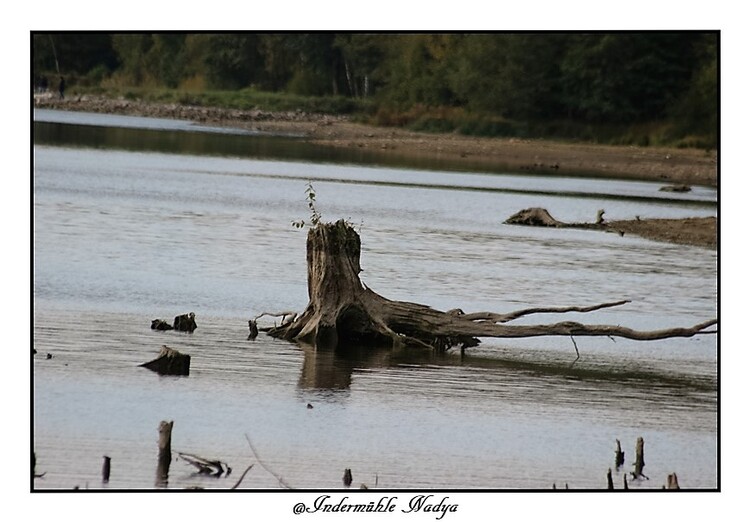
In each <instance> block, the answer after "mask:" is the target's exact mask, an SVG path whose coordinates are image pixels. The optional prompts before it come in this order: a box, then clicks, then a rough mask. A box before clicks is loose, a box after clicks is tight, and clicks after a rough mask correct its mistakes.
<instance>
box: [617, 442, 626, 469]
mask: <svg viewBox="0 0 750 522" xmlns="http://www.w3.org/2000/svg"><path fill="white" fill-rule="evenodd" d="M615 442H617V449H615V469H620V467H621V466H622V465H623V464H625V452H624V451H622V447H621V446H620V439H615Z"/></svg>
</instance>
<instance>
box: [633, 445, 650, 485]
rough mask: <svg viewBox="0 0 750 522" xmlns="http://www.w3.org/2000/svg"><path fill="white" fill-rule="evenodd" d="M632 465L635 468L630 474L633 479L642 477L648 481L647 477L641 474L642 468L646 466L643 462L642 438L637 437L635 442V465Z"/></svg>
mask: <svg viewBox="0 0 750 522" xmlns="http://www.w3.org/2000/svg"><path fill="white" fill-rule="evenodd" d="M633 465H634V466H635V470H634V471H633V472H632V474H633V478H634V479H637V478H641V477H643V478H645V479H646V480H648V477H647V476H646V475H644V474H643V468H644V467H645V466H646V462H645V461H644V460H643V437H638V440H636V442H635V463H634V464H633Z"/></svg>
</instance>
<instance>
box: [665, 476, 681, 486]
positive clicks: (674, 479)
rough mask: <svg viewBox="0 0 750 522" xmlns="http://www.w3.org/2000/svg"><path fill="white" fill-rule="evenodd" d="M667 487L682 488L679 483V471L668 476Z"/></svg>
mask: <svg viewBox="0 0 750 522" xmlns="http://www.w3.org/2000/svg"><path fill="white" fill-rule="evenodd" d="M667 489H680V485H679V484H678V483H677V473H671V474H670V475H668V476H667Z"/></svg>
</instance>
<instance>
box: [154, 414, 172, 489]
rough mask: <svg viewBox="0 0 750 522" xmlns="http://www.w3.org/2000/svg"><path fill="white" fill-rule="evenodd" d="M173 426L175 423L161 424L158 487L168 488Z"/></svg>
mask: <svg viewBox="0 0 750 522" xmlns="http://www.w3.org/2000/svg"><path fill="white" fill-rule="evenodd" d="M172 426H174V421H169V422H167V421H161V422H160V423H159V460H158V463H157V465H156V485H157V486H159V487H166V486H167V482H168V480H169V465H170V464H171V463H172Z"/></svg>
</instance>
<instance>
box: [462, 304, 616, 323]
mask: <svg viewBox="0 0 750 522" xmlns="http://www.w3.org/2000/svg"><path fill="white" fill-rule="evenodd" d="M629 302H630V300H627V299H625V300H622V301H615V302H614V303H602V304H598V305H594V306H562V307H542V308H539V307H537V308H526V309H524V310H517V311H515V312H510V313H507V314H497V313H493V312H474V313H470V314H463V315H459V316H460V317H462V318H463V319H468V320H469V321H490V322H493V323H507V322H508V321H512V320H514V319H518V318H519V317H523V316H524V315H531V314H559V313H567V312H583V313H585V312H593V311H595V310H601V309H602V308H611V307H613V306H620V305H624V304H626V303H629Z"/></svg>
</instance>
